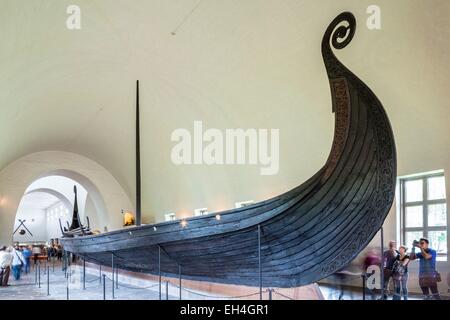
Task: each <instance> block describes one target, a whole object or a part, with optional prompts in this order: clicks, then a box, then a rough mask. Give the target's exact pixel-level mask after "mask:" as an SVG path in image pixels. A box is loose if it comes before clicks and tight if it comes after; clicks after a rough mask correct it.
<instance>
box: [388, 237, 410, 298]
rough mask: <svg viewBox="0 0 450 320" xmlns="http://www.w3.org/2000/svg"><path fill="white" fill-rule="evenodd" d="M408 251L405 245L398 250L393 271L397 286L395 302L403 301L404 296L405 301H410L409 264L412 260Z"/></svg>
mask: <svg viewBox="0 0 450 320" xmlns="http://www.w3.org/2000/svg"><path fill="white" fill-rule="evenodd" d="M407 251H408V248H407V247H406V246H404V245H401V246H400V247H399V248H398V256H397V259H396V260H395V262H394V266H393V269H392V277H393V279H394V286H395V294H394V298H393V300H401V296H403V299H404V300H408V264H409V261H410V258H409V255H408V254H407Z"/></svg>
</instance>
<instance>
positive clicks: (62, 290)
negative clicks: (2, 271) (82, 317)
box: [0, 267, 178, 300]
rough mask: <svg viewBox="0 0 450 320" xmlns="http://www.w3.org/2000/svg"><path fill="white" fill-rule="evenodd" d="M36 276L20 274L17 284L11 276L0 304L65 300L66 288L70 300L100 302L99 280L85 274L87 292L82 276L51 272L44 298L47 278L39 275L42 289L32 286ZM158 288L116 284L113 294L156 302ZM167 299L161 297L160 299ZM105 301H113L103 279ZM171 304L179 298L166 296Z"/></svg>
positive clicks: (57, 270)
mask: <svg viewBox="0 0 450 320" xmlns="http://www.w3.org/2000/svg"><path fill="white" fill-rule="evenodd" d="M35 277H36V273H35V272H34V270H32V271H31V272H30V273H29V274H23V275H22V278H21V279H20V280H19V281H15V280H14V278H13V277H12V276H11V277H10V281H9V287H6V288H0V300H67V287H69V290H68V292H69V293H68V295H69V297H68V298H69V300H103V284H102V283H101V282H100V279H99V276H94V275H91V274H86V289H85V290H83V281H82V276H81V274H80V275H77V274H73V275H71V276H70V277H67V278H66V277H65V272H63V271H62V268H61V267H56V268H55V271H53V270H52V268H50V273H49V281H50V288H49V292H50V295H47V274H46V272H44V271H43V270H42V271H41V285H40V288H39V284H36V283H35ZM157 286H158V284H156V286H155V285H152V288H140V287H136V286H132V285H128V284H126V285H125V284H122V283H119V288H118V289H115V290H114V298H115V299H116V300H157V299H159V291H158V287H157ZM165 298H166V295H165V293H164V295H163V299H165ZM105 299H106V300H111V299H112V281H111V280H110V279H109V278H106V281H105ZM169 299H170V300H176V299H178V297H175V296H173V295H171V296H169Z"/></svg>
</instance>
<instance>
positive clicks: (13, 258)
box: [0, 246, 31, 287]
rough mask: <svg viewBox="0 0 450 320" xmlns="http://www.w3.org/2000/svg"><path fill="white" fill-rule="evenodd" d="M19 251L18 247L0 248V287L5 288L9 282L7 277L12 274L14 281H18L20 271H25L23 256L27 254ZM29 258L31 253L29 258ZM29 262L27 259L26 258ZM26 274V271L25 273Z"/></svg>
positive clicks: (25, 262)
mask: <svg viewBox="0 0 450 320" xmlns="http://www.w3.org/2000/svg"><path fill="white" fill-rule="evenodd" d="M23 251H29V250H28V249H26V250H21V248H20V247H18V246H16V247H8V248H7V247H5V246H3V247H0V286H1V287H7V286H8V281H9V275H10V273H11V272H12V274H13V276H14V279H16V280H20V276H21V273H22V269H23V268H25V270H28V269H27V267H26V266H27V259H26V258H25V256H26V255H27V253H25V252H23ZM30 256H31V252H30V254H29V257H30ZM28 261H29V258H28ZM28 265H29V263H28ZM25 272H27V271H25Z"/></svg>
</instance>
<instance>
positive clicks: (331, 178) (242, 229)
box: [61, 12, 396, 287]
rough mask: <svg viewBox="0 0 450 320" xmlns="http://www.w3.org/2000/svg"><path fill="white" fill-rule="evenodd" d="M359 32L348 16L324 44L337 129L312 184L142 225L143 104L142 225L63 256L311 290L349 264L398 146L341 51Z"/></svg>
mask: <svg viewBox="0 0 450 320" xmlns="http://www.w3.org/2000/svg"><path fill="white" fill-rule="evenodd" d="M355 30H356V20H355V17H354V16H353V14H351V13H349V12H344V13H341V14H340V15H338V16H337V17H336V18H335V19H334V20H333V21H332V22H331V24H330V25H329V27H328V28H327V29H326V32H325V34H324V37H323V40H322V56H323V61H324V64H325V68H326V71H327V74H328V78H329V84H330V88H331V96H332V111H333V112H334V114H335V131H334V140H333V143H332V147H331V152H330V154H329V157H328V159H327V161H326V163H325V164H324V166H323V167H322V168H321V169H320V170H319V171H318V172H317V173H316V174H314V175H313V176H312V177H311V178H310V179H309V180H307V181H306V182H304V183H303V184H301V185H299V186H298V187H296V188H294V189H292V190H290V191H288V192H286V193H284V194H281V195H279V196H276V197H274V198H271V199H268V200H265V201H262V202H259V203H255V204H253V205H249V206H246V207H243V208H237V209H232V210H227V211H223V212H218V213H214V214H210V215H206V216H200V217H193V218H189V219H186V220H184V221H182V222H181V223H180V221H170V222H163V223H157V224H151V225H140V162H139V103H137V108H136V109H137V134H136V137H137V138H136V139H137V148H136V154H137V160H136V161H137V163H136V170H137V190H138V192H137V203H136V206H137V219H136V220H137V226H136V227H132V228H129V229H122V230H117V231H112V232H108V233H104V234H100V235H82V234H79V235H81V236H75V237H66V238H63V239H62V240H61V242H62V243H63V245H64V247H65V250H67V251H68V252H71V253H74V254H76V255H78V256H81V257H82V258H84V259H85V260H86V261H90V262H93V263H97V264H101V265H107V266H111V264H113V266H114V267H115V268H120V269H125V270H131V271H137V272H143V273H149V274H154V275H158V274H159V275H160V276H161V275H163V276H167V277H179V276H181V274H182V277H183V279H191V280H198V281H210V282H216V283H227V284H239V285H249V286H258V285H259V286H260V287H262V286H265V287H269V286H270V287H297V286H301V285H307V284H310V283H314V282H316V281H318V280H320V279H323V278H325V277H327V276H329V275H330V274H332V273H334V272H335V271H337V270H339V269H340V268H342V267H343V266H345V265H347V264H349V263H350V262H351V261H352V260H353V259H354V258H355V257H356V256H357V255H358V254H359V253H360V252H361V251H362V250H363V249H364V248H365V247H366V246H367V245H368V243H369V242H370V241H371V239H372V238H373V237H374V236H375V234H376V233H377V231H378V230H379V229H380V228H381V226H382V224H383V221H384V219H385V218H386V216H387V214H388V212H389V210H390V208H391V206H392V203H393V198H394V190H395V183H396V149H395V144H394V137H393V133H392V129H391V126H390V123H389V120H388V117H387V115H386V113H385V110H384V109H383V106H382V104H381V102H380V101H379V100H378V98H377V97H376V96H375V94H374V93H373V92H372V91H371V90H370V89H369V88H368V87H367V86H366V85H365V84H364V83H363V82H362V81H361V80H360V79H359V78H358V77H357V76H356V75H354V74H353V73H352V72H351V71H350V70H349V69H348V68H346V67H345V66H344V65H343V64H342V63H341V62H340V61H339V60H338V59H337V58H336V56H335V54H334V52H333V48H334V49H337V50H339V49H344V48H346V47H347V46H348V44H349V43H350V42H351V41H352V39H353V37H354V34H355ZM137 96H139V89H138V90H137ZM112 261H113V262H112Z"/></svg>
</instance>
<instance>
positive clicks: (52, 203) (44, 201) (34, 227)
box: [13, 173, 106, 244]
mask: <svg viewBox="0 0 450 320" xmlns="http://www.w3.org/2000/svg"><path fill="white" fill-rule="evenodd" d="M67 175H68V174H67ZM67 175H52V174H51V173H49V175H47V176H45V177H40V178H38V179H37V180H35V181H34V182H33V183H31V185H30V186H28V188H27V189H26V190H25V194H24V195H23V197H22V199H21V200H20V204H19V207H18V208H17V214H16V219H15V223H14V231H13V241H14V243H20V244H43V243H46V244H47V243H50V242H51V241H53V239H56V238H59V237H60V236H61V231H60V226H59V221H60V220H61V223H62V225H63V226H66V225H67V224H70V223H71V219H72V212H73V206H74V193H73V187H74V186H76V187H77V195H78V211H79V215H80V218H81V219H82V221H83V220H86V217H87V216H88V215H91V219H93V220H94V221H95V222H98V221H99V219H98V212H97V210H95V207H93V206H89V204H90V203H91V202H92V199H91V195H90V194H89V193H88V191H87V190H86V188H85V187H84V186H83V184H81V183H80V182H79V181H76V180H73V179H71V178H68V177H67ZM100 197H101V195H100ZM86 209H87V210H86ZM99 209H100V210H102V211H101V212H104V211H105V210H106V209H105V208H99ZM87 211H89V212H87Z"/></svg>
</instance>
